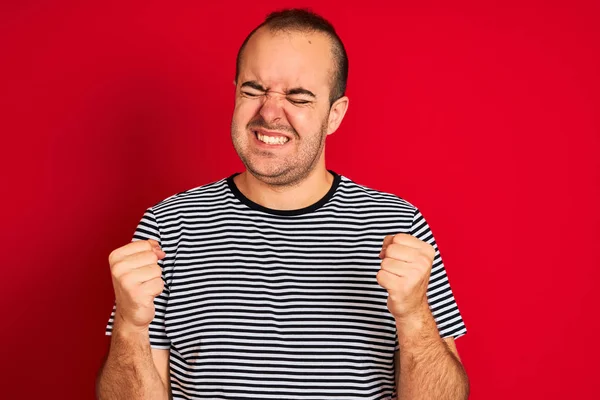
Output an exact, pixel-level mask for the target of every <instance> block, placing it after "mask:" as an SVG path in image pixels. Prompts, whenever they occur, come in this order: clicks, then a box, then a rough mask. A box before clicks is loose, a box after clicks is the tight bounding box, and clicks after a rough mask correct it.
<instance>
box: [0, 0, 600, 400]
mask: <svg viewBox="0 0 600 400" xmlns="http://www.w3.org/2000/svg"><path fill="white" fill-rule="evenodd" d="M417 3H419V4H415V2H393V3H392V2H390V3H383V2H380V1H373V0H371V1H368V2H360V3H357V4H355V5H350V4H348V3H344V2H319V1H313V2H312V4H311V2H309V1H305V2H301V3H299V2H291V1H270V2H261V3H260V4H254V3H252V2H248V3H247V4H241V3H240V4H234V3H231V2H210V3H204V2H199V1H188V2H155V1H144V2H138V1H135V2H134V1H120V2H118V3H110V4H109V3H107V2H98V3H97V4H92V3H91V2H77V1H20V2H8V4H2V5H1V6H0V37H1V38H2V39H1V40H0V42H1V43H0V51H1V53H0V58H1V59H2V61H1V62H0V113H1V120H0V130H1V132H2V153H3V154H2V155H3V157H2V159H1V160H0V163H1V165H0V166H1V167H2V190H3V195H2V210H3V216H2V219H3V224H2V229H0V231H1V235H2V244H3V249H2V255H3V262H2V264H3V265H2V283H3V284H2V287H3V290H2V298H3V301H2V315H1V317H0V323H1V324H2V329H0V332H1V335H2V337H1V343H2V345H1V350H0V352H1V355H2V356H1V360H2V361H1V368H2V370H1V371H0V380H1V381H2V382H1V384H0V397H1V398H3V399H42V398H44V399H51V398H60V399H65V400H67V399H91V398H93V386H94V378H95V373H96V370H97V368H98V366H99V364H100V362H101V358H102V356H103V354H104V352H105V349H106V345H107V339H106V338H105V337H104V326H105V324H106V320H107V318H108V315H109V312H110V308H111V306H112V301H113V293H112V287H111V281H110V276H109V270H108V263H107V257H108V254H109V253H110V251H111V250H112V249H114V248H116V247H119V246H122V245H123V244H126V243H127V242H128V241H129V240H130V239H131V234H132V232H133V229H134V228H135V225H136V224H137V222H138V220H139V218H140V217H141V215H142V213H143V210H144V209H145V208H146V207H148V206H150V205H153V204H155V203H156V202H158V201H160V200H162V199H163V198H165V197H167V196H170V195H171V194H174V193H177V192H179V191H183V190H187V189H189V188H192V187H195V186H198V185H201V184H205V183H208V182H211V181H214V180H217V179H220V178H222V177H224V176H226V175H228V174H231V173H232V172H234V171H240V170H241V168H242V166H241V164H240V162H239V160H238V159H237V156H236V154H235V152H234V150H233V147H232V146H231V144H230V138H229V122H230V116H231V112H232V106H233V94H234V87H233V84H232V80H233V74H234V61H235V54H236V51H237V49H238V46H239V45H240V43H241V42H242V40H243V38H244V37H245V35H246V34H247V33H248V32H249V31H250V30H251V29H252V28H253V27H254V26H255V25H256V24H257V23H259V22H260V21H261V20H262V18H263V17H264V16H265V14H266V13H267V12H268V11H270V10H272V7H277V8H280V7H283V6H289V5H295V6H306V5H309V6H311V5H312V6H314V7H313V9H314V10H315V11H318V12H321V13H322V14H324V15H325V16H326V17H328V18H329V19H330V20H331V21H332V22H333V23H334V24H335V26H336V27H337V29H338V31H339V33H340V35H341V37H342V38H343V40H344V41H345V43H346V46H347V49H348V53H349V57H350V80H349V86H348V95H349V96H350V99H351V101H350V109H349V113H348V114H347V117H346V119H345V120H344V122H343V124H342V127H341V129H340V130H339V131H338V132H336V133H335V134H334V135H333V136H332V137H330V138H329V139H328V148H327V157H328V167H329V168H332V169H334V170H335V171H337V172H339V173H342V174H344V175H346V176H348V177H350V178H351V179H354V180H355V181H357V182H358V183H361V184H365V185H368V186H371V187H373V188H376V189H380V190H384V191H389V192H393V193H396V194H398V195H400V196H402V197H404V198H406V199H407V200H409V201H410V202H412V203H414V204H416V205H417V206H419V207H420V208H421V209H422V211H423V212H424V214H425V216H426V217H427V218H428V220H429V222H430V224H431V226H432V229H433V231H434V233H435V235H436V237H437V240H438V244H439V246H440V250H441V252H442V255H443V256H444V258H445V261H446V266H447V269H448V274H449V276H450V281H451V283H452V285H453V288H454V290H455V295H456V298H457V301H458V303H459V306H460V308H461V310H462V312H463V315H464V318H465V321H466V323H467V326H468V329H469V333H468V335H467V336H465V337H464V338H461V339H459V340H458V348H459V351H460V354H461V356H462V359H463V361H464V364H465V366H466V369H467V371H468V373H469V375H470V378H471V382H472V396H471V398H472V399H476V400H480V399H486V400H496V399H497V400H500V399H502V400H505V399H591V398H600V397H598V396H600V391H599V390H598V383H597V380H598V378H597V376H596V375H597V373H598V371H599V369H598V366H597V364H598V358H599V357H600V350H599V347H598V344H597V343H598V328H599V322H598V311H597V310H598V299H597V293H598V289H597V282H598V279H599V275H600V274H599V272H598V271H599V269H600V262H599V261H598V254H597V248H598V246H597V243H598V240H599V239H600V234H599V227H600V211H598V207H599V206H600V176H599V175H600V162H599V147H600V146H599V145H600V143H599V141H600V122H599V117H598V115H599V114H598V111H599V110H600V107H599V106H600V99H599V93H600V80H599V71H600V45H599V42H598V38H599V36H600V32H599V27H598V20H599V16H600V12H599V7H598V2H589V3H583V2H573V1H571V2H567V1H565V2H564V3H562V4H559V3H553V4H551V3H549V2H544V3H542V2H540V3H533V2H526V3H524V2H519V3H518V5H509V3H503V5H502V6H496V5H487V6H484V5H482V4H480V3H474V4H469V5H468V4H460V5H458V4H455V3H454V2H450V3H447V4H446V5H443V6H442V5H432V4H427V5H426V4H425V3H420V2H417ZM594 3H595V4H594ZM450 4H452V5H450ZM490 4H491V3H490Z"/></svg>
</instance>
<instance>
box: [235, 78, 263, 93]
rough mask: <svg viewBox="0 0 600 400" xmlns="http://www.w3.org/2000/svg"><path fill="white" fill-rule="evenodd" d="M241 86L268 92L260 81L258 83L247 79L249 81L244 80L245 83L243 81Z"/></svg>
mask: <svg viewBox="0 0 600 400" xmlns="http://www.w3.org/2000/svg"><path fill="white" fill-rule="evenodd" d="M241 87H242V88H245V87H249V88H252V89H256V90H260V91H261V92H266V91H267V89H265V88H264V86H263V85H261V84H260V83H258V82H256V81H247V82H244V83H242V86H241Z"/></svg>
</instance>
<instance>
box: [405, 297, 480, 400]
mask: <svg viewBox="0 0 600 400" xmlns="http://www.w3.org/2000/svg"><path fill="white" fill-rule="evenodd" d="M396 329H397V332H398V343H399V345H400V351H399V352H398V353H399V357H400V359H399V363H397V364H396V365H398V364H399V366H400V367H399V371H397V374H399V376H398V375H397V378H396V382H398V399H399V400H430V399H431V400H432V399H435V400H463V399H467V398H468V397H469V379H468V377H467V374H466V373H465V370H464V368H463V366H462V364H461V362H460V361H459V360H458V358H457V357H456V356H455V355H454V354H453V353H452V351H451V350H450V349H449V348H448V345H447V344H446V342H444V340H443V339H442V338H441V337H440V335H439V332H438V329H437V327H436V325H435V321H434V319H433V316H432V315H431V312H430V311H429V309H427V310H423V311H422V312H421V313H420V314H419V315H417V316H412V317H410V318H407V319H406V320H396Z"/></svg>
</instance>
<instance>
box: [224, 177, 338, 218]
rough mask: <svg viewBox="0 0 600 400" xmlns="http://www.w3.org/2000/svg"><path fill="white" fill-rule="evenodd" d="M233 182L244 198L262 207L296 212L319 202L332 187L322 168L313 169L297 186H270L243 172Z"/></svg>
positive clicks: (331, 180) (331, 178)
mask: <svg viewBox="0 0 600 400" xmlns="http://www.w3.org/2000/svg"><path fill="white" fill-rule="evenodd" d="M233 181H234V183H235V185H236V186H237V188H238V190H239V191H240V192H242V194H243V195H244V196H246V197H247V198H248V199H250V200H251V201H253V202H255V203H257V204H260V205H261V206H263V207H266V208H270V209H272V210H298V209H301V208H305V207H308V206H311V205H313V204H315V203H316V202H318V201H319V200H321V199H322V198H323V197H324V196H325V195H326V194H327V192H328V191H329V190H330V189H331V185H333V175H332V174H331V173H330V172H329V171H327V169H325V168H324V167H323V168H315V169H314V170H313V171H312V172H311V173H310V175H309V176H308V177H306V178H305V179H304V180H303V181H302V182H301V183H299V184H298V185H294V186H272V185H269V184H267V183H264V182H262V181H260V180H259V179H257V178H255V177H254V176H253V175H252V174H251V173H249V172H248V171H245V172H242V173H241V174H239V175H237V176H236V177H235V178H234V179H233Z"/></svg>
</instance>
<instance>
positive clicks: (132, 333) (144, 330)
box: [112, 312, 150, 340]
mask: <svg viewBox="0 0 600 400" xmlns="http://www.w3.org/2000/svg"><path fill="white" fill-rule="evenodd" d="M112 334H113V335H117V336H118V337H119V338H122V339H131V340H136V339H145V340H149V338H150V328H149V326H136V325H133V324H131V323H129V322H127V321H126V320H125V319H123V318H122V317H121V315H120V314H119V313H118V312H117V313H115V319H114V324H113V332H112Z"/></svg>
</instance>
